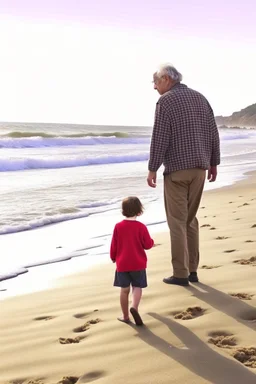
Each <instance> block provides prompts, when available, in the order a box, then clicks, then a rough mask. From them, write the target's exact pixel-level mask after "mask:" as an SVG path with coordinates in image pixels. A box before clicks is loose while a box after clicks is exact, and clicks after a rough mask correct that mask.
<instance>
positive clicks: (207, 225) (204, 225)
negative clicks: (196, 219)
mask: <svg viewBox="0 0 256 384" xmlns="http://www.w3.org/2000/svg"><path fill="white" fill-rule="evenodd" d="M206 227H210V224H203V225H201V228H206Z"/></svg>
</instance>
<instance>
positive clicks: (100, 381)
mask: <svg viewBox="0 0 256 384" xmlns="http://www.w3.org/2000/svg"><path fill="white" fill-rule="evenodd" d="M255 212H256V173H253V174H252V175H251V176H250V177H248V178H247V179H246V180H243V181H241V182H239V183H237V184H235V185H232V186H229V187H226V188H222V189H217V190H213V191H209V192H206V193H205V194H204V197H203V200H202V204H201V207H200V210H199V215H198V217H199V220H200V226H201V233H200V236H201V261H200V269H199V271H198V274H199V278H200V283H197V284H190V286H189V287H186V288H185V287H177V286H168V285H166V284H164V283H163V282H162V279H163V277H167V276H169V275H170V274H171V263H170V245H169V234H168V233H160V234H157V235H156V236H154V240H155V243H156V246H155V247H154V248H153V249H152V250H150V251H149V252H148V284H149V286H148V288H147V289H145V291H144V297H143V299H142V303H141V308H140V312H141V315H142V317H143V320H144V323H145V325H144V327H136V326H135V325H134V324H132V325H128V324H123V323H121V322H118V321H117V320H116V318H117V317H118V316H119V315H120V308H119V290H118V289H117V288H114V287H113V286H112V285H113V276H114V266H113V264H112V263H111V262H109V265H104V266H103V267H97V268H93V269H90V271H87V272H84V273H83V272H81V273H80V274H78V275H71V276H67V277H65V278H63V279H61V280H59V281H58V282H57V284H56V286H55V287H54V288H52V289H50V290H47V291H42V292H36V293H33V294H28V295H24V296H19V297H14V298H9V299H6V300H3V301H1V302H0V307H1V310H0V312H1V315H0V340H1V346H0V353H1V360H0V384H57V383H62V384H73V383H78V384H79V383H91V382H92V383H94V382H95V384H96V383H97V384H170V383H180V382H181V383H184V384H186V383H189V384H201V383H202V384H204V383H214V384H238V383H239V384H240V383H246V384H250V383H256V337H255V331H256V279H255V272H256V214H255Z"/></svg>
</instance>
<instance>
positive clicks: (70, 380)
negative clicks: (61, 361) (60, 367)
mask: <svg viewBox="0 0 256 384" xmlns="http://www.w3.org/2000/svg"><path fill="white" fill-rule="evenodd" d="M78 380H79V377H76V376H64V377H63V378H62V379H61V380H60V381H58V383H57V384H75V383H77V382H78Z"/></svg>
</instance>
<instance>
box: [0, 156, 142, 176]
mask: <svg viewBox="0 0 256 384" xmlns="http://www.w3.org/2000/svg"><path fill="white" fill-rule="evenodd" d="M148 156H149V155H148V153H139V154H134V155H132V154H131V155H116V156H115V155H112V156H111V155H110V156H98V157H89V156H88V157H84V158H82V157H79V158H75V159H67V158H62V159H59V158H58V159H57V158H56V159H52V158H51V159H36V158H9V159H0V172H11V171H22V170H27V169H58V168H73V167H84V166H89V165H102V164H118V163H131V162H137V161H146V160H148Z"/></svg>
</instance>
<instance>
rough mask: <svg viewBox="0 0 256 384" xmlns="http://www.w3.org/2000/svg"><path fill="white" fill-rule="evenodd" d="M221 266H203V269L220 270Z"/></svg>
mask: <svg viewBox="0 0 256 384" xmlns="http://www.w3.org/2000/svg"><path fill="white" fill-rule="evenodd" d="M220 267H221V265H202V267H201V269H214V268H220Z"/></svg>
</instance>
